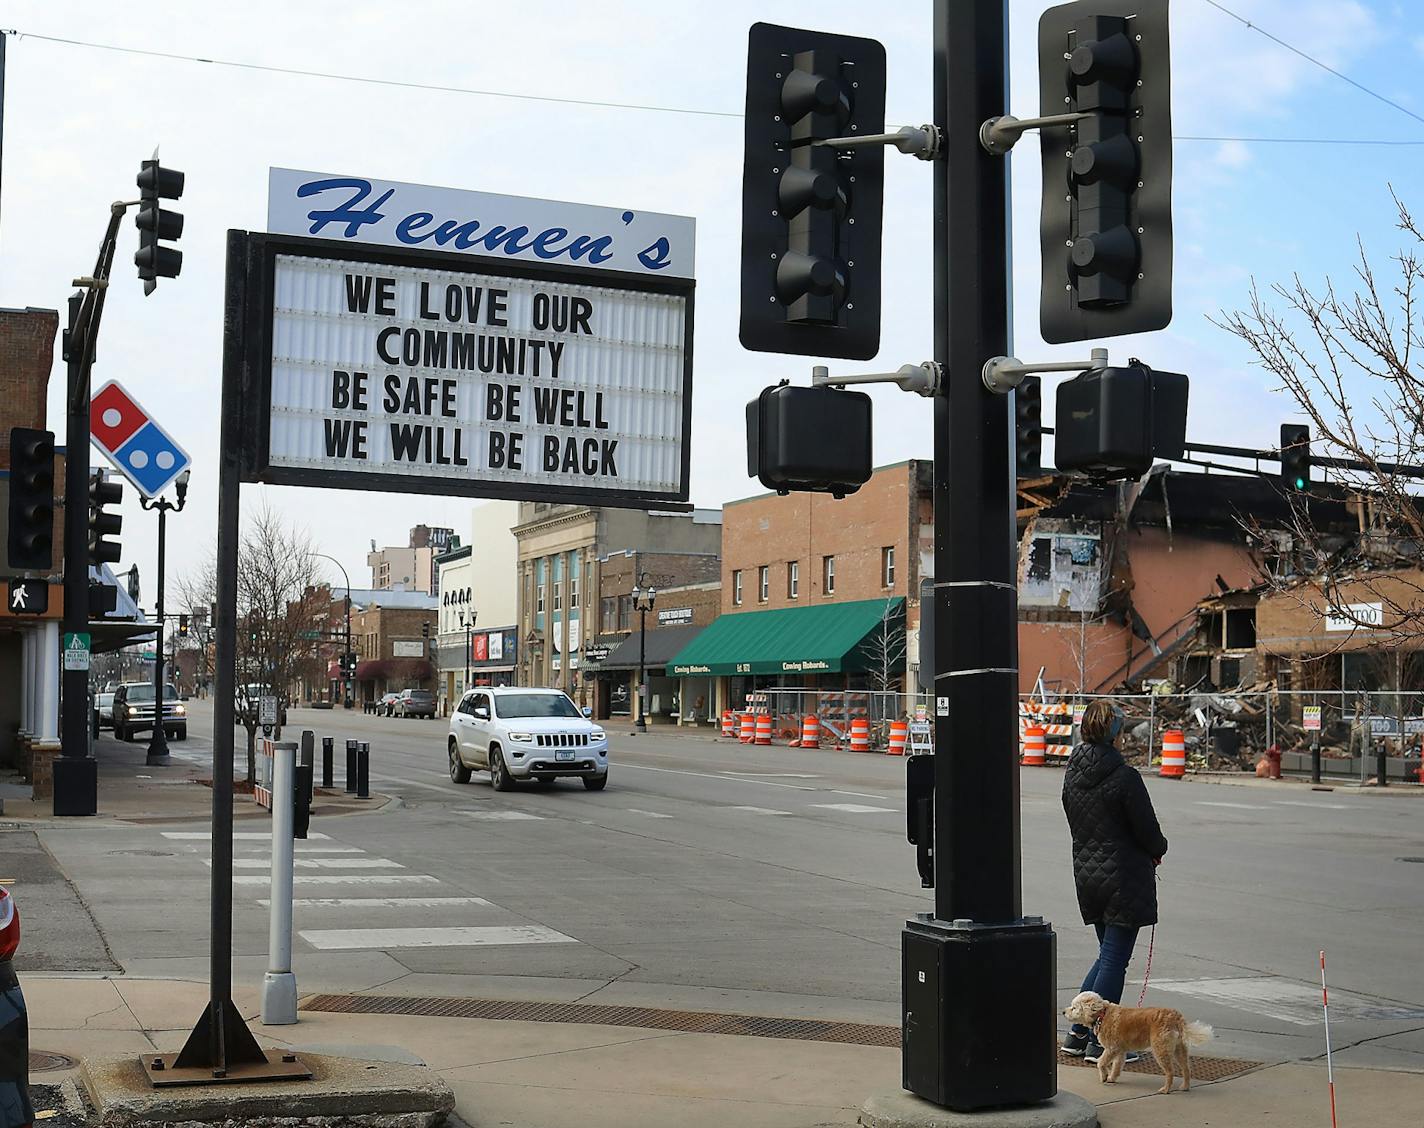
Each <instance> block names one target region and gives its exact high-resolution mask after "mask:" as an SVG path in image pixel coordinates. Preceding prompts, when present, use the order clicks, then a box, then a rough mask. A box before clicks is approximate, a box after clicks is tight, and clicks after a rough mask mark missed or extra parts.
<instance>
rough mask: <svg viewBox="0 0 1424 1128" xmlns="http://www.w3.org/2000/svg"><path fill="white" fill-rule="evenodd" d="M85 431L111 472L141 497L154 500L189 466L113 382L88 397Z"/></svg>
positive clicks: (170, 440)
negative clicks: (101, 453)
mask: <svg viewBox="0 0 1424 1128" xmlns="http://www.w3.org/2000/svg"><path fill="white" fill-rule="evenodd" d="M89 432H90V435H91V437H92V438H93V441H94V445H95V446H96V447H98V448H99V449H100V450H101V451H103V452H104V454H105V455H106V456H107V457H108V459H109V461H110V462H112V463H113V464H114V469H116V470H118V472H119V473H120V474H122V475H123V476H124V477H125V478H127V479H128V480H129V481H130V482H132V483H133V484H134V488H135V489H137V490H138V491H139V493H141V494H143V495H144V497H157V496H158V495H159V494H161V493H162V492H163V491H164V490H166V489H167V488H168V487H169V486H171V485H172V484H173V482H174V480H175V479H176V478H177V477H178V475H179V474H181V473H183V471H184V470H187V469H188V468H189V467H190V466H192V464H193V460H192V459H191V458H189V457H188V452H187V451H185V450H184V449H183V448H182V447H180V446H179V445H178V444H177V443H176V442H174V441H173V437H172V436H171V435H169V434H168V432H167V431H165V430H164V429H163V428H162V427H160V426H159V425H158V424H157V423H155V422H154V421H153V416H151V415H150V414H149V413H148V412H147V411H145V410H144V409H143V407H142V406H140V404H139V402H138V400H136V399H134V398H133V396H131V395H129V393H128V392H126V391H124V389H123V387H122V386H121V385H120V384H119V382H118V381H117V380H110V381H109V382H108V383H107V384H105V385H104V386H103V387H102V388H100V389H99V390H98V391H97V392H95V393H94V394H93V395H92V396H90V398H89Z"/></svg>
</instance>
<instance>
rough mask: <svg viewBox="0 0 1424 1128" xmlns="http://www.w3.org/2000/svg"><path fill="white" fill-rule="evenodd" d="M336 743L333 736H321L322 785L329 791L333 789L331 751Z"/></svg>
mask: <svg viewBox="0 0 1424 1128" xmlns="http://www.w3.org/2000/svg"><path fill="white" fill-rule="evenodd" d="M335 744H336V738H335V737H333V736H323V737H322V738H321V785H322V787H324V788H326V789H327V790H328V791H329V790H330V789H331V786H332V780H331V758H332V756H331V753H332V748H333V747H334V746H335Z"/></svg>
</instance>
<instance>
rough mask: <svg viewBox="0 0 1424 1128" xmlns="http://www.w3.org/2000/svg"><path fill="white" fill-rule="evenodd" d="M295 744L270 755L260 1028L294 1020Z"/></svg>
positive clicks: (282, 744)
mask: <svg viewBox="0 0 1424 1128" xmlns="http://www.w3.org/2000/svg"><path fill="white" fill-rule="evenodd" d="M296 760H297V745H296V742H295V741H290V740H283V741H279V742H278V743H277V744H276V745H274V746H273V755H272V884H271V891H270V893H269V896H270V897H271V899H272V903H271V912H270V917H269V920H268V928H267V974H266V975H264V976H263V977H262V1024H263V1025H264V1026H286V1025H290V1024H291V1023H293V1022H296V1021H297V977H296V976H295V975H293V974H292V857H293V854H294V853H295V851H296V847H295V845H294V844H293V842H292V816H293V808H294V807H295V805H296V798H297V792H296V782H295V776H296V771H295V770H294V769H295V767H296Z"/></svg>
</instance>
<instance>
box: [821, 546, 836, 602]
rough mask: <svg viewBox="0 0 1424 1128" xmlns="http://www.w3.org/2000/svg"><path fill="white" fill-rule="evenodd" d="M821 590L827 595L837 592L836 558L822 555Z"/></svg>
mask: <svg viewBox="0 0 1424 1128" xmlns="http://www.w3.org/2000/svg"><path fill="white" fill-rule="evenodd" d="M821 590H822V591H824V592H825V593H826V594H827V595H834V594H835V593H836V558H835V557H834V556H823V557H821Z"/></svg>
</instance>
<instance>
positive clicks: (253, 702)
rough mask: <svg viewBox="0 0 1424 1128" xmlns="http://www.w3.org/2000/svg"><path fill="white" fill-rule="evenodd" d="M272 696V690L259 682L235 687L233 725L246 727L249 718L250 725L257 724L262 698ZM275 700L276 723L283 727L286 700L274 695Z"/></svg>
mask: <svg viewBox="0 0 1424 1128" xmlns="http://www.w3.org/2000/svg"><path fill="white" fill-rule="evenodd" d="M267 696H273V693H272V689H271V688H270V687H269V686H265V685H263V684H262V683H261V682H248V683H247V684H246V685H240V686H238V687H237V699H236V703H235V706H234V709H233V720H234V723H236V724H239V725H244V726H245V725H246V724H247V719H248V717H249V716H250V717H251V718H252V723H253V724H257V723H259V721H258V718H259V717H260V716H261V713H260V711H259V710H260V709H261V707H262V698H263V697H267ZM275 696H276V698H277V723H278V724H279V725H285V724H286V723H287V698H286V697H285V696H284V695H282V694H275Z"/></svg>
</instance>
